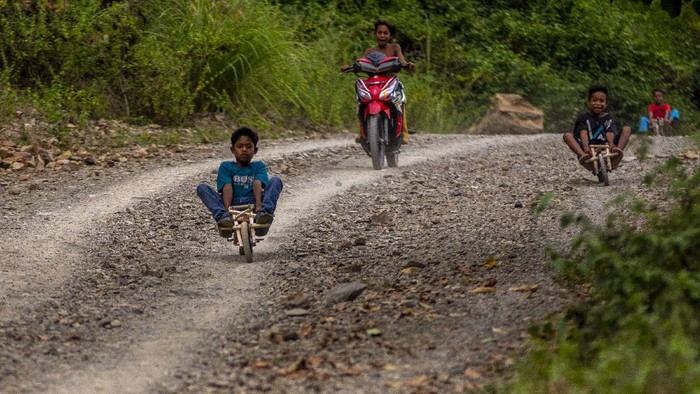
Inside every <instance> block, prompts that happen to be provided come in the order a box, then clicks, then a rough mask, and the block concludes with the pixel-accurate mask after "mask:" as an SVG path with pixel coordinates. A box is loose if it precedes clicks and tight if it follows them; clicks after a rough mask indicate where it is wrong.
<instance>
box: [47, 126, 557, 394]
mask: <svg viewBox="0 0 700 394" xmlns="http://www.w3.org/2000/svg"><path fill="white" fill-rule="evenodd" d="M542 138H546V136H542V135H535V136H506V137H503V136H501V137H497V141H496V139H495V138H489V137H483V138H479V137H474V136H471V138H464V136H443V137H442V138H438V140H439V141H438V143H436V144H434V145H432V146H430V145H425V146H424V145H421V146H420V149H421V150H420V153H421V154H423V155H422V156H420V155H416V154H414V155H412V156H407V155H403V156H402V157H401V161H400V167H399V168H398V169H387V170H385V171H374V170H372V169H371V165H370V162H369V158H367V157H366V156H362V158H361V159H360V158H358V157H352V158H350V159H348V160H346V161H344V162H341V163H340V164H339V165H338V166H337V167H336V168H335V169H327V170H325V171H323V172H322V173H320V174H314V175H313V179H307V180H305V181H304V182H303V183H296V184H295V183H291V184H288V185H286V186H285V193H284V194H283V197H282V198H281V199H280V204H279V211H278V215H277V217H276V219H275V230H274V234H275V235H272V234H271V236H270V237H268V238H267V239H266V240H265V242H263V243H261V244H260V245H259V246H257V247H256V250H255V253H256V255H257V256H260V255H262V256H264V255H265V254H266V253H270V252H271V251H273V250H274V249H275V248H276V247H277V245H279V244H280V243H282V242H284V240H285V238H286V237H289V236H294V234H293V228H294V226H295V224H296V223H298V222H299V221H300V220H305V215H306V212H307V211H309V210H312V209H317V208H319V207H320V208H322V205H323V203H324V202H326V201H328V200H329V199H331V198H333V196H334V195H336V194H339V193H342V192H344V191H347V190H348V189H349V188H350V187H352V186H354V185H362V184H369V183H372V182H375V181H378V180H380V179H381V178H382V177H384V176H387V175H389V174H397V173H400V172H401V171H403V169H410V166H412V165H417V164H420V163H423V162H426V161H429V160H439V159H440V158H441V157H447V156H451V155H457V154H464V153H465V152H477V151H480V150H484V149H491V148H495V147H496V146H499V147H501V148H507V147H509V146H513V145H517V144H520V143H524V142H537V141H538V140H540V139H542ZM444 142H449V143H444ZM270 155H271V152H270V151H267V152H266V154H264V155H263V154H261V155H260V157H259V158H260V159H263V160H265V159H267V158H269V157H270ZM218 161H219V160H215V162H216V164H218ZM212 165H213V162H208V163H204V164H199V165H196V166H191V167H187V168H188V170H187V171H183V170H182V169H179V170H178V171H179V174H180V177H179V178H178V180H177V181H173V182H172V183H169V184H163V185H159V190H160V191H159V192H160V193H163V192H165V190H166V189H168V188H173V187H193V186H192V185H193V184H194V180H193V179H194V178H192V177H193V176H195V175H194V174H195V173H197V172H205V171H206V170H208V169H211V167H212ZM185 173H186V174H189V175H190V179H189V180H188V179H186V178H187V177H186V176H185V175H184V174H185ZM149 177H150V176H149ZM299 182H301V181H299ZM188 183H189V184H190V185H189V186H183V184H188ZM155 192H156V191H153V193H155ZM127 205H128V204H127ZM114 211H116V209H115V210H112V212H114ZM222 247H224V246H222ZM225 247H226V251H225V252H224V253H231V251H232V250H231V248H230V246H229V245H225ZM220 253H221V251H215V252H214V253H213V254H212V255H211V256H208V257H204V258H203V261H202V263H203V264H205V265H207V266H209V267H211V268H210V269H211V271H212V273H214V274H215V275H213V276H211V277H208V278H206V279H205V281H203V283H202V284H201V286H202V287H203V288H205V289H207V291H206V296H205V297H200V298H197V299H188V300H187V303H176V304H174V305H172V306H170V307H168V308H167V309H165V310H162V311H160V312H161V313H160V314H159V316H158V318H156V319H155V320H154V321H149V322H145V323H144V327H142V330H134V331H139V332H134V333H133V337H131V338H122V340H121V342H122V345H124V346H126V348H120V353H121V356H118V357H117V358H112V359H110V361H108V362H103V363H100V364H93V365H90V366H87V367H85V366H82V367H81V366H77V367H75V368H76V369H74V370H71V371H61V373H60V374H56V375H54V376H47V377H46V378H47V379H46V380H44V383H43V384H40V386H42V387H43V388H46V389H48V390H49V391H51V392H59V393H68V392H71V393H74V392H103V393H112V392H115V393H116V392H119V393H137V392H147V391H149V387H151V386H152V385H154V384H156V383H158V382H162V381H163V380H167V379H168V374H169V373H170V372H171V371H172V370H174V369H175V368H176V367H177V366H180V365H187V362H188V360H189V359H190V358H191V356H192V355H193V354H195V353H196V349H197V347H198V346H199V343H200V342H201V341H202V340H203V338H206V335H207V334H211V333H213V332H216V330H217V329H220V328H223V327H226V326H230V322H231V321H232V320H234V319H245V316H238V313H239V311H240V310H242V309H243V308H241V307H242V306H250V305H255V303H256V302H260V301H264V300H258V299H257V298H256V297H257V295H256V292H255V288H256V287H257V286H259V285H260V283H259V282H260V280H259V278H260V277H261V274H262V272H263V271H262V270H264V269H265V266H264V264H260V263H254V264H252V265H248V264H236V265H231V263H230V262H227V261H222V259H221V258H220V257H219V254H220Z"/></svg>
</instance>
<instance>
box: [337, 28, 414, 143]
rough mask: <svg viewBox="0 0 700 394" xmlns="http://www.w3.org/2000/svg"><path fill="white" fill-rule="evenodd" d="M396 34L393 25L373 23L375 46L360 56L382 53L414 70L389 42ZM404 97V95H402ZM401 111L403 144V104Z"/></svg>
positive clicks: (405, 139)
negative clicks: (397, 59) (396, 58)
mask: <svg viewBox="0 0 700 394" xmlns="http://www.w3.org/2000/svg"><path fill="white" fill-rule="evenodd" d="M395 32H396V28H395V27H394V25H392V24H391V23H389V22H387V21H385V20H382V19H380V20H378V21H376V22H374V38H375V40H377V45H376V46H373V47H371V48H367V50H366V51H365V53H364V54H363V55H362V56H363V57H367V55H369V54H370V53H372V52H380V53H383V54H384V55H386V56H393V57H398V58H399V61H400V62H401V64H406V65H407V66H408V69H409V71H412V70H415V68H416V65H415V64H413V63H411V62H407V61H406V59H405V58H404V56H403V52H402V51H401V45H399V44H398V43H393V42H391V39H392V37H393V36H394V33H395ZM349 68H350V66H349V65H344V66H342V67H341V68H340V71H346V70H348V69H349ZM388 76H394V75H393V74H389V75H388ZM398 82H399V85H400V87H401V90H403V84H402V83H401V81H398ZM404 97H405V93H404ZM401 111H402V112H403V143H404V144H405V143H407V142H408V139H409V138H408V123H407V121H406V105H405V104H404V105H403V106H402V108H401ZM357 142H359V137H358V139H357Z"/></svg>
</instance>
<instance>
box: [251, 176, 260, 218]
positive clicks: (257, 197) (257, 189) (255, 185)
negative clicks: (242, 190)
mask: <svg viewBox="0 0 700 394" xmlns="http://www.w3.org/2000/svg"><path fill="white" fill-rule="evenodd" d="M253 197H255V212H258V211H259V210H261V209H262V182H260V181H258V180H254V181H253Z"/></svg>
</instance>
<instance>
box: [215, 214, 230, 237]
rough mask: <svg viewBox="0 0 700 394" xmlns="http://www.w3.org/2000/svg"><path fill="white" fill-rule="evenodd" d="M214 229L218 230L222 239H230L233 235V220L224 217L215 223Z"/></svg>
mask: <svg viewBox="0 0 700 394" xmlns="http://www.w3.org/2000/svg"><path fill="white" fill-rule="evenodd" d="M216 227H218V228H219V235H221V236H222V237H224V238H231V235H233V219H231V217H230V216H225V217H224V218H222V219H219V221H218V222H216Z"/></svg>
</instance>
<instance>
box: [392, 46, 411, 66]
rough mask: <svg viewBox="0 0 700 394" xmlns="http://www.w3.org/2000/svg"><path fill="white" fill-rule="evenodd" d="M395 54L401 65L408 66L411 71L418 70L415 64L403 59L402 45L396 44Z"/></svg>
mask: <svg viewBox="0 0 700 394" xmlns="http://www.w3.org/2000/svg"><path fill="white" fill-rule="evenodd" d="M394 53H395V54H396V57H398V58H399V61H400V62H401V64H408V69H409V70H413V69H414V68H416V65H415V64H413V63H411V62H407V61H406V58H404V57H403V52H402V51H401V45H399V44H394Z"/></svg>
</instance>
